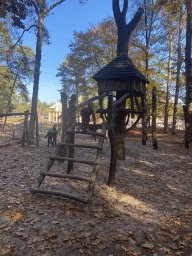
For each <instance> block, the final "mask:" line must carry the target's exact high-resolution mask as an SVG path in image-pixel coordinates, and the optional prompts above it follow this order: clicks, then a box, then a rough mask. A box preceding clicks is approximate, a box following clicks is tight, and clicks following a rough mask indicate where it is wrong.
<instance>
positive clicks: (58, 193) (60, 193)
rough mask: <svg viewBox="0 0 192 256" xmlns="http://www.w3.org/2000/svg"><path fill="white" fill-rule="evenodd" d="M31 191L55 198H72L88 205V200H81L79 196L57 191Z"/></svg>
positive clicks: (31, 189) (32, 189)
mask: <svg viewBox="0 0 192 256" xmlns="http://www.w3.org/2000/svg"><path fill="white" fill-rule="evenodd" d="M29 191H30V192H33V193H42V194H48V195H53V196H62V197H66V198H70V199H73V200H76V201H79V202H81V203H84V204H86V203H87V199H84V198H81V197H78V196H74V195H69V194H66V193H63V192H59V191H55V190H46V189H38V188H30V189H29Z"/></svg>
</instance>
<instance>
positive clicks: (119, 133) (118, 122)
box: [114, 91, 126, 160]
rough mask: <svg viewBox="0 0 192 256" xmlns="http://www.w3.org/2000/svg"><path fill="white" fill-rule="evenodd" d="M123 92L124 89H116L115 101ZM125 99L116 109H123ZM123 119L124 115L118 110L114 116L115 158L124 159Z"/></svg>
mask: <svg viewBox="0 0 192 256" xmlns="http://www.w3.org/2000/svg"><path fill="white" fill-rule="evenodd" d="M124 94H125V92H124V91H117V93H116V101H117V100H119V99H120V98H121V97H122V96H123V95H124ZM125 104H126V100H124V101H123V102H122V103H121V104H120V105H119V106H118V109H125ZM125 119H126V115H125V114H124V113H123V112H122V113H121V112H119V113H118V114H117V115H116V117H115V124H114V125H115V139H116V142H115V143H116V154H117V160H125V131H126V127H125Z"/></svg>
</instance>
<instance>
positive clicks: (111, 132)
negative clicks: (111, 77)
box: [107, 95, 117, 187]
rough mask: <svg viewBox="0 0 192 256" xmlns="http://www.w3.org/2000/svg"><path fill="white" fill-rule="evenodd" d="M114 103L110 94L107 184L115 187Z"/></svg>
mask: <svg viewBox="0 0 192 256" xmlns="http://www.w3.org/2000/svg"><path fill="white" fill-rule="evenodd" d="M112 105H113V97H112V96H111V95H110V96H109V97H108V125H109V127H110V128H109V139H110V145H111V163H110V169H109V178H108V182H107V185H108V186H109V187H114V184H115V172H116V164H117V154H116V139H115V131H114V120H113V116H112Z"/></svg>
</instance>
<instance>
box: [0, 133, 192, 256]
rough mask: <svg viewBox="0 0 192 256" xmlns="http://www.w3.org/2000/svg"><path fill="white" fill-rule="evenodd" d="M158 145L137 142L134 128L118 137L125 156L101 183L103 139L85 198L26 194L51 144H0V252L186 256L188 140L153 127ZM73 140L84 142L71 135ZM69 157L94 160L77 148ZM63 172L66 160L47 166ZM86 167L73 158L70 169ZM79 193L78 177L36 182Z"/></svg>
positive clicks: (106, 153)
mask: <svg viewBox="0 0 192 256" xmlns="http://www.w3.org/2000/svg"><path fill="white" fill-rule="evenodd" d="M157 140H158V146H159V149H158V150H153V149H152V142H151V136H149V140H148V141H147V145H146V146H143V145H142V143H141V131H140V130H135V131H132V132H130V134H129V136H128V137H127V138H126V160H125V161H118V163H117V172H116V181H115V187H114V188H109V187H108V186H107V185H106V183H107V180H108V171H109V165H110V144H109V140H105V143H104V148H103V155H102V160H101V165H100V169H99V173H98V177H97V182H96V187H95V190H94V196H93V198H92V203H91V205H90V206H89V208H88V209H87V208H86V207H85V205H83V204H81V203H78V202H76V201H72V200H69V199H65V198H60V197H55V196H50V195H42V194H32V193H30V192H29V188H30V187H33V186H34V183H35V181H36V179H37V177H38V175H39V172H40V171H42V170H44V169H45V166H46V162H47V160H48V157H49V156H50V155H54V152H55V148H54V147H49V148H48V147H47V141H46V140H45V139H44V136H42V137H41V141H40V147H39V148H35V146H29V145H27V146H25V147H24V148H22V147H21V146H19V145H14V146H9V147H4V148H0V255H1V256H3V255H10V256H12V255H18V256H20V255H21V256H24V255H26V256H36V255H37V256H38V255H40V256H42V255H43V256H49V255H51V256H52V255H54V256H55V255H61V256H67V255H82V256H83V255H101V256H102V255H107V256H119V255H134V256H137V255H152V256H160V255H162V256H163V255H178V256H191V255H192V193H191V192H192V146H191V147H190V149H189V150H188V149H185V148H184V143H183V134H182V133H179V134H178V135H177V136H172V135H171V134H166V135H165V134H163V133H162V132H160V133H158V134H157ZM76 142H77V143H85V142H87V143H90V144H94V143H95V142H91V138H90V136H86V135H78V136H77V137H76ZM75 156H76V157H80V156H82V157H83V158H85V159H90V160H91V159H95V157H96V155H95V152H94V151H91V152H90V149H89V150H82V149H78V150H77V151H76V155H75ZM59 170H60V172H63V173H66V163H58V162H57V163H56V164H55V165H54V166H53V167H52V169H51V171H50V172H56V173H58V172H59ZM90 171H91V169H89V167H87V166H86V165H83V164H75V165H74V174H80V173H82V175H85V176H88V175H89V173H90ZM48 186H49V187H50V188H52V189H55V190H58V189H59V190H62V191H64V192H66V193H71V192H73V191H74V193H75V190H76V194H77V195H79V196H80V195H83V194H84V195H86V188H87V184H86V183H85V182H79V181H78V182H75V181H72V182H71V181H69V180H68V179H65V180H60V179H58V178H51V177H46V179H45V180H44V182H43V183H42V186H41V187H42V188H48Z"/></svg>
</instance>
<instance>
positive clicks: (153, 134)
mask: <svg viewBox="0 0 192 256" xmlns="http://www.w3.org/2000/svg"><path fill="white" fill-rule="evenodd" d="M156 117H157V110H156V87H155V86H153V89H152V143H153V149H158V145H157V137H156Z"/></svg>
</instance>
